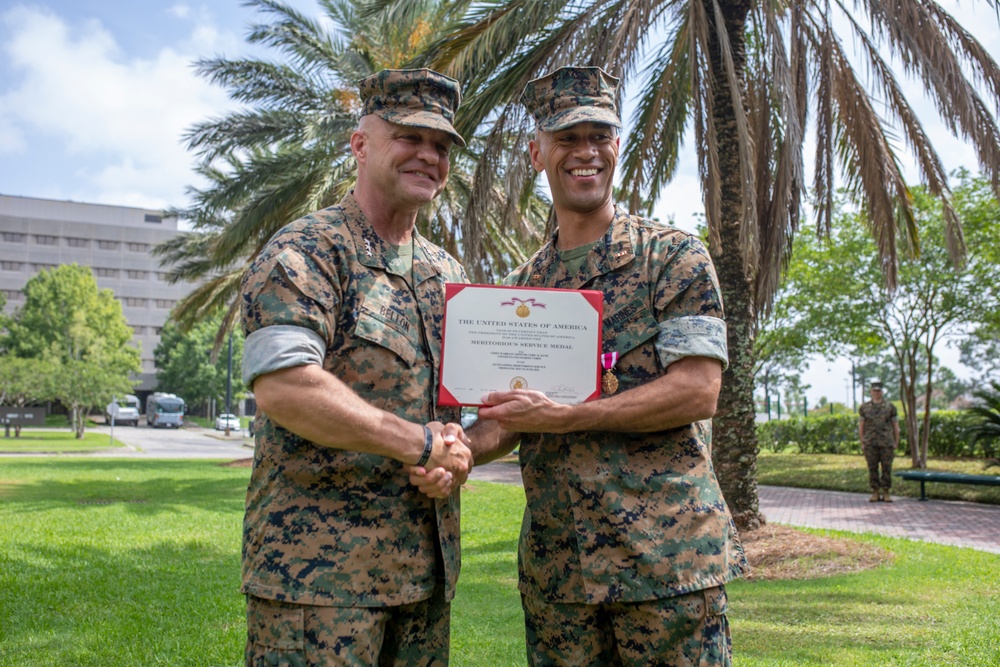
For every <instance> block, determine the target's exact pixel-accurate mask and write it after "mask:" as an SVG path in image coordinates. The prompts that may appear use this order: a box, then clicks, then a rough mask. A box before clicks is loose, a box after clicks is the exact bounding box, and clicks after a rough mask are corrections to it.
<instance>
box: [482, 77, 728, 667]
mask: <svg viewBox="0 0 1000 667" xmlns="http://www.w3.org/2000/svg"><path fill="white" fill-rule="evenodd" d="M617 89H618V79H616V78H615V77H613V76H611V75H610V74H608V73H606V72H604V71H603V70H601V69H599V68H597V67H566V68H562V69H559V70H557V71H555V72H553V73H551V74H549V75H548V76H544V77H542V78H540V79H536V80H534V81H531V82H530V83H528V84H527V86H526V88H525V90H524V93H523V95H522V97H521V101H522V102H523V103H524V105H525V107H526V108H527V110H528V112H530V113H531V115H532V116H533V117H534V119H535V121H536V124H537V131H536V134H535V138H534V140H533V141H531V142H530V144H529V150H530V153H531V162H532V165H533V166H534V168H535V169H536V170H538V171H539V172H542V171H544V172H545V175H546V177H547V179H548V183H549V187H550V190H551V192H552V202H553V206H554V208H555V214H556V219H557V222H558V229H557V231H556V233H555V235H554V236H553V237H552V239H551V240H550V241H549V242H548V243H547V244H546V245H544V246H543V247H542V248H541V249H540V250H539V251H538V252H537V253H535V255H534V256H533V257H531V259H529V260H528V262H527V263H526V264H524V265H523V266H521V267H520V268H518V269H516V270H515V271H514V272H513V273H512V274H511V275H510V276H508V277H507V279H506V281H505V282H507V283H508V284H513V285H519V286H530V287H557V288H567V289H588V290H599V291H600V292H602V293H603V294H604V322H603V338H602V341H603V342H602V345H603V350H602V354H601V359H600V363H601V365H602V367H603V369H604V382H603V395H602V397H601V398H600V399H599V400H596V401H591V402H588V403H581V404H578V405H564V404H559V403H555V402H553V401H551V400H549V399H548V398H547V397H546V396H545V395H544V394H543V393H541V392H537V391H531V390H514V391H507V392H495V393H491V394H489V395H488V396H486V397H485V398H484V402H485V403H486V404H487V405H488V406H489V407H485V408H481V409H480V411H479V417H480V419H481V420H482V419H494V420H497V421H498V422H499V424H500V426H501V427H502V428H503V429H505V430H506V431H509V432H515V433H520V434H521V446H520V451H519V457H520V464H521V472H522V477H523V480H524V488H525V494H526V496H527V507H526V509H525V514H524V521H523V523H522V526H521V538H520V545H519V552H518V555H519V587H520V590H521V599H522V604H523V607H524V617H525V626H526V637H527V644H528V662H529V664H531V665H565V666H570V665H572V666H573V667H581V666H583V665H593V666H597V665H634V666H635V667H639V666H643V667H647V666H648V665H689V664H690V665H694V664H697V665H728V664H730V660H731V645H730V633H729V625H728V621H727V619H726V609H727V600H726V591H725V586H724V585H725V583H726V582H728V581H730V580H731V579H733V578H735V577H738V576H740V575H741V574H742V573H743V572H745V571H746V569H747V563H746V559H745V557H744V554H743V550H742V547H741V546H740V544H739V541H738V538H737V535H736V529H735V526H734V523H733V520H732V517H731V516H730V513H729V509H728V508H727V506H726V502H725V499H724V498H723V497H722V492H721V490H720V488H719V484H718V481H717V480H716V477H715V473H714V470H713V468H712V460H711V428H712V425H711V417H712V415H713V414H714V412H715V408H716V400H717V397H718V392H719V388H720V385H721V376H722V371H723V368H724V366H725V365H726V364H727V353H726V325H725V321H724V320H723V311H722V297H721V295H720V291H719V285H718V280H717V278H716V275H715V269H714V267H713V265H712V260H711V259H710V257H709V255H708V252H707V251H706V249H705V247H704V245H703V244H702V243H701V242H700V241H699V240H698V238H697V237H696V236H694V235H692V234H689V233H687V232H683V231H680V230H678V229H674V228H672V227H668V226H664V225H661V224H659V223H656V222H653V221H650V220H645V219H642V218H640V217H637V216H633V215H629V214H628V213H627V212H626V211H624V210H622V209H620V208H616V207H615V205H614V203H613V200H612V186H613V181H614V171H615V167H616V165H617V163H618V153H619V136H618V132H617V128H619V127H621V121H620V119H619V115H618V106H617V101H616V100H617ZM594 361H595V363H598V360H596V359H595V360H594ZM508 440H509V439H508ZM478 446H479V445H478V444H477V443H476V441H475V439H474V444H473V452H474V454H475V456H476V459H477V460H479V458H480V452H479V450H478Z"/></svg>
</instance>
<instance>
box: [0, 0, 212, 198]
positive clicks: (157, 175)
mask: <svg viewBox="0 0 1000 667" xmlns="http://www.w3.org/2000/svg"><path fill="white" fill-rule="evenodd" d="M0 18H2V20H3V23H5V24H6V27H7V29H8V32H9V34H10V35H12V36H11V38H10V40H9V41H7V42H6V43H4V44H3V45H2V52H3V54H4V56H5V57H6V58H7V67H8V68H9V69H10V70H13V71H14V72H15V73H16V77H17V81H18V82H17V83H16V84H15V85H13V86H11V87H9V88H8V89H7V90H5V91H3V93H2V95H0V151H2V150H7V151H12V150H17V149H19V148H21V149H23V140H24V139H23V138H24V136H25V135H29V134H32V133H34V134H36V135H40V136H43V137H46V138H48V139H50V140H51V139H55V140H57V141H61V142H64V143H65V151H66V154H67V158H68V159H70V160H72V161H73V162H74V163H78V164H79V165H80V166H79V167H77V171H78V173H77V177H78V178H79V179H80V181H79V182H78V184H77V186H76V187H77V191H76V192H67V193H66V196H68V197H71V198H76V199H81V200H84V201H99V202H108V203H115V204H125V203H135V204H141V205H144V206H160V205H163V204H167V203H171V204H182V203H183V201H182V199H181V197H182V196H183V195H182V193H183V188H184V185H185V184H187V183H190V182H191V181H192V180H193V174H192V172H191V163H192V156H191V155H190V154H188V153H187V152H186V150H185V149H184V147H183V146H182V135H183V133H184V132H185V130H187V129H188V128H189V127H190V126H191V125H193V124H194V123H196V122H198V121H201V120H204V119H206V118H208V117H209V116H213V115H219V114H220V113H221V110H222V109H224V108H227V107H229V106H231V104H230V103H229V102H228V100H227V99H226V96H225V93H224V92H223V91H222V90H221V89H218V88H216V87H213V86H211V85H209V84H208V83H207V82H205V81H203V80H202V79H199V78H197V77H196V76H195V74H194V71H193V68H192V67H191V63H192V61H194V60H195V59H196V58H198V57H199V56H201V55H204V54H205V53H206V52H211V51H212V50H213V49H218V48H219V47H220V45H221V44H222V42H223V41H224V40H225V38H224V37H223V36H221V35H220V33H219V32H218V31H217V30H216V29H215V28H214V27H212V26H210V25H206V24H204V23H201V22H199V23H197V24H196V25H194V26H193V28H192V32H191V36H190V38H188V39H187V40H185V41H183V42H180V46H178V47H177V48H178V49H180V50H177V49H175V48H171V47H165V48H162V49H160V50H159V51H158V52H157V53H155V55H154V56H152V57H150V58H137V57H130V56H128V55H127V54H124V53H123V52H122V50H121V49H120V48H119V46H118V44H117V43H116V41H115V39H114V37H113V36H112V35H111V34H110V33H109V32H108V31H107V30H106V29H105V28H104V27H103V26H102V25H101V24H100V23H99V22H97V21H93V20H91V21H85V22H82V23H80V24H78V25H72V26H71V25H67V23H66V22H65V21H63V19H61V18H60V17H58V16H56V15H54V14H52V13H50V12H46V11H44V10H40V9H34V8H25V7H17V8H14V9H12V10H10V11H8V12H7V13H5V14H2V15H0ZM22 152H23V150H22ZM51 157H52V158H53V159H58V156H51ZM91 165H93V166H91Z"/></svg>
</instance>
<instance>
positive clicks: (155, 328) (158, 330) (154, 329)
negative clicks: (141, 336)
mask: <svg viewBox="0 0 1000 667" xmlns="http://www.w3.org/2000/svg"><path fill="white" fill-rule="evenodd" d="M153 333H155V334H156V335H157V336H159V335H160V334H162V333H163V327H153Z"/></svg>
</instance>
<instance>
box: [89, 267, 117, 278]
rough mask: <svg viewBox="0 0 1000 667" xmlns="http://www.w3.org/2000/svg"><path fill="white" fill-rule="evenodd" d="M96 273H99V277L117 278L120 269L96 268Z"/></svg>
mask: <svg viewBox="0 0 1000 667" xmlns="http://www.w3.org/2000/svg"><path fill="white" fill-rule="evenodd" d="M94 273H96V274H97V277H98V278H117V277H118V273H119V271H118V269H102V268H96V269H94Z"/></svg>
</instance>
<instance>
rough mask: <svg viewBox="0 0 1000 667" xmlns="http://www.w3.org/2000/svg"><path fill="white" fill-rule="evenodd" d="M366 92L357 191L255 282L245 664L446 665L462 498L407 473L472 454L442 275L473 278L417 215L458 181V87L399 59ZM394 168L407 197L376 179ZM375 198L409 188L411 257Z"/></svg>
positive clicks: (273, 243)
mask: <svg viewBox="0 0 1000 667" xmlns="http://www.w3.org/2000/svg"><path fill="white" fill-rule="evenodd" d="M361 94H362V101H363V102H364V104H365V109H364V114H363V116H367V115H369V114H375V115H377V116H378V119H375V120H365V118H364V117H363V118H362V124H361V126H360V129H359V130H358V132H355V137H352V148H353V150H354V152H355V155H356V157H357V158H358V163H359V177H358V186H357V189H356V190H355V191H354V192H353V193H352V194H350V195H348V196H346V197H344V199H343V200H342V201H341V202H340V203H339V204H337V205H336V206H333V207H331V208H328V209H325V210H322V211H318V212H315V213H313V214H311V215H307V216H306V217H304V218H302V219H300V220H297V221H295V222H293V223H291V224H289V225H288V226H286V227H285V228H283V229H282V230H280V231H279V232H278V233H277V234H276V235H275V236H274V237H273V238H272V239H271V240H270V242H269V243H268V244H267V246H266V247H265V248H264V250H263V252H262V253H261V254H260V255H259V257H258V258H257V259H256V260H255V261H254V263H253V265H252V266H251V267H250V269H249V271H248V273H247V275H246V277H245V279H244V282H243V286H242V299H243V304H242V305H243V310H242V313H243V327H244V331H245V333H246V334H247V339H246V348H245V349H246V351H245V355H244V360H245V361H244V380H245V381H246V382H247V384H248V386H251V383H252V386H253V388H254V390H255V393H256V395H257V399H258V403H259V405H260V406H261V409H260V411H258V414H257V419H256V433H255V438H256V443H255V450H254V464H253V472H252V475H251V479H250V483H249V488H248V491H247V506H246V516H245V520H244V535H243V583H242V591H243V592H244V593H245V594H247V596H248V604H247V624H248V642H247V655H246V662H247V664H248V665H272V664H273V665H298V664H302V665H305V664H309V665H314V664H317V665H318V664H322V665H328V664H329V665H376V664H378V665H383V664H385V665H389V664H391V665H445V664H447V662H448V648H449V611H450V601H451V599H452V597H453V596H454V593H455V584H456V580H457V577H458V571H459V559H460V549H459V494H458V492H457V491H456V492H454V493H447V492H445V493H442V494H439V497H436V498H435V497H428V496H427V495H424V494H423V493H421V492H420V491H419V490H418V489H417V488H415V487H414V486H412V485H411V484H410V483H409V481H408V479H407V476H408V473H409V472H410V467H409V465H412V464H414V463H415V462H417V460H418V459H420V458H426V457H425V456H423V455H422V454H423V452H427V453H428V454H429V455H430V462H428V463H427V464H426V465H427V466H428V467H432V466H433V462H435V461H437V462H440V463H441V464H442V465H444V466H445V467H446V468H447V466H448V465H451V464H455V462H456V461H458V463H461V450H464V451H465V454H466V455H467V454H468V449H467V448H465V447H464V445H463V444H462V443H460V442H455V443H454V444H451V445H450V446H446V444H445V441H446V435H448V434H449V433H450V435H451V439H455V438H457V437H460V438H464V437H465V436H464V434H462V433H461V430H460V427H458V426H457V424H456V423H457V422H458V421H459V414H458V410H457V409H439V408H437V406H436V387H437V383H438V378H437V372H438V371H437V369H438V368H439V365H440V358H439V357H440V350H441V323H442V319H443V309H444V283H445V282H465V281H466V276H465V272H464V270H463V269H462V267H461V265H460V264H459V263H458V262H457V261H456V260H455V259H454V258H452V257H451V256H450V255H448V254H447V253H446V252H445V251H444V250H442V249H441V248H439V247H437V246H435V245H433V244H432V243H430V242H429V241H427V240H426V239H424V238H423V237H421V236H420V234H419V233H418V232H417V231H416V229H415V228H413V227H412V221H413V220H415V217H416V210H417V208H419V204H420V203H421V202H424V203H425V200H426V201H429V200H430V199H431V198H432V197H433V196H436V192H440V188H443V186H444V183H443V178H446V177H447V165H446V164H441V163H440V160H441V159H443V160H444V161H445V163H446V162H447V160H448V157H447V148H448V145H450V143H451V141H452V139H448V137H449V136H450V137H452V138H453V140H454V141H455V142H458V143H462V142H461V137H460V136H458V134H457V132H455V130H454V128H453V127H452V125H451V119H452V118H453V115H452V114H453V111H454V108H456V107H457V106H458V102H459V93H458V85H457V83H456V82H455V81H453V80H451V79H448V78H447V77H443V76H441V75H440V74H437V73H435V72H431V71H430V70H405V71H401V70H392V71H385V72H382V73H380V74H377V75H374V76H373V77H369V78H368V79H366V80H365V81H363V82H362V84H361ZM445 111H447V112H448V113H447V114H446V113H445ZM366 126H367V129H364V128H365V127H366ZM383 131H384V132H385V133H386V135H385V142H383V143H379V142H381V141H382V135H380V134H378V133H379V132H383ZM358 135H360V136H358ZM369 135H370V136H369ZM442 137H443V139H442ZM356 141H357V142H359V143H356ZM442 146H443V157H442ZM373 151H377V152H378V154H377V155H376V156H374V157H375V159H374V160H373V156H372V155H371V153H372V152H373ZM399 156H401V157H399ZM397 157H399V159H398V160H396V158H397ZM393 160H396V162H398V164H396V162H392V161H393ZM373 162H374V163H375V164H373ZM390 163H391V164H393V171H392V172H389V171H388V170H387V169H386V164H390ZM400 166H401V168H400V169H396V167H400ZM397 172H398V173H397ZM410 172H416V173H414V174H412V175H411V173H410ZM400 174H402V175H400ZM441 174H443V178H442V177H441ZM391 178H396V179H397V180H396V181H395V185H396V186H397V191H394V192H382V191H380V190H375V189H373V185H372V184H373V183H375V184H377V185H378V186H384V184H385V183H387V182H390V180H391ZM437 181H440V182H437ZM373 197H374V198H378V199H379V200H380V201H397V202H398V201H403V200H405V205H397V209H396V211H395V212H396V213H400V212H402V213H403V214H404V215H402V219H404V220H409V221H410V222H409V229H407V226H406V224H403V225H397V226H395V227H393V228H391V229H392V230H393V231H395V232H397V233H399V232H402V233H403V236H405V237H407V238H408V239H412V244H408V247H410V248H411V249H412V261H409V260H406V259H405V258H403V259H401V258H400V255H405V254H406V252H405V251H404V250H402V248H403V246H402V245H399V246H398V247H397V245H395V244H393V243H391V242H390V241H388V240H387V239H386V238H383V236H385V235H386V232H385V230H386V229H387V225H386V220H385V216H381V217H379V218H371V217H369V216H368V215H366V210H365V205H366V203H367V202H370V201H371V200H372V198H373ZM369 208H371V207H369ZM411 209H412V210H411ZM410 213H412V216H410V215H409V214H410ZM376 214H377V213H376ZM377 223H381V225H380V226H379V227H376V224H377ZM380 232H381V233H380ZM407 232H408V233H407ZM288 373H292V374H294V373H301V374H303V375H302V378H304V379H303V380H302V381H301V382H300V385H301V393H299V392H298V391H291V390H289V389H288V388H289V387H292V388H295V387H296V386H297V385H294V384H290V385H289V384H286V385H283V384H277V385H275V384H273V383H276V382H280V381H281V378H283V377H284V375H283V374H288ZM292 377H297V376H294V375H293V376H292ZM313 385H315V386H313ZM272 387H274V388H272ZM310 391H312V392H314V393H309V392H310ZM283 401H284V402H283ZM270 406H274V407H273V409H272V408H271V407H270ZM272 412H273V414H272ZM444 422H449V423H450V424H449V426H447V427H445V426H444ZM424 424H427V425H428V427H424V426H421V425H424ZM410 434H414V437H410ZM366 438H367V439H366ZM380 441H385V442H380ZM449 457H452V458H449ZM465 462H466V464H468V462H469V459H468V457H467V456H466V458H465ZM408 464H409V465H408ZM467 469H468V468H467V466H466V469H465V472H466V473H467ZM456 470H457V472H456V477H461V474H460V473H461V471H460V470H458V469H457V468H456ZM439 472H440V474H441V475H444V474H445V473H444V468H442V469H439ZM449 477H450V473H449ZM455 481H456V483H460V480H457V479H456V480H455ZM442 488H445V489H446V490H448V489H449V487H448V486H446V485H445V486H442Z"/></svg>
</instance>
